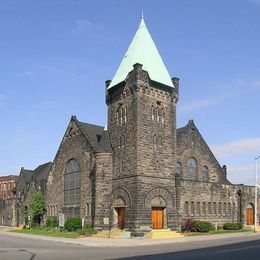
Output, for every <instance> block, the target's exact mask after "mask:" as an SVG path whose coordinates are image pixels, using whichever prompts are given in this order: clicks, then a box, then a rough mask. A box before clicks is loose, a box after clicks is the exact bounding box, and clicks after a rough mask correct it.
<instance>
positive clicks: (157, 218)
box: [151, 196, 167, 229]
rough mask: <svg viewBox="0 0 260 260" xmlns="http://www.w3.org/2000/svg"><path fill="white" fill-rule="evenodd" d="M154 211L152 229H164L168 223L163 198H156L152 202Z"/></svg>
mask: <svg viewBox="0 0 260 260" xmlns="http://www.w3.org/2000/svg"><path fill="white" fill-rule="evenodd" d="M151 210H152V228H153V229H162V228H164V227H165V225H166V223H167V219H166V218H167V215H166V202H165V200H164V199H163V198H162V197H161V196H157V197H154V198H153V199H152V200H151Z"/></svg>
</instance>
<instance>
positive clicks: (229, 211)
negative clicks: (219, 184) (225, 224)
mask: <svg viewBox="0 0 260 260" xmlns="http://www.w3.org/2000/svg"><path fill="white" fill-rule="evenodd" d="M231 214H232V209H231V203H228V215H231Z"/></svg>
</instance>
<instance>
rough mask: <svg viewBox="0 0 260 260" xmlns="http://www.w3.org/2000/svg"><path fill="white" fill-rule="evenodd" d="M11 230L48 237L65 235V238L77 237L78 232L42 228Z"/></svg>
mask: <svg viewBox="0 0 260 260" xmlns="http://www.w3.org/2000/svg"><path fill="white" fill-rule="evenodd" d="M12 232H16V233H22V234H32V235H42V236H50V237H65V238H77V237H78V236H79V234H78V233H77V232H67V231H59V230H44V229H34V228H33V229H23V230H12Z"/></svg>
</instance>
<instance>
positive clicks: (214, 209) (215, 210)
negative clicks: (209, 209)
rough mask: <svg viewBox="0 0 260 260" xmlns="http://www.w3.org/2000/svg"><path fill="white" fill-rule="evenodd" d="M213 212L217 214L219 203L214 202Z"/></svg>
mask: <svg viewBox="0 0 260 260" xmlns="http://www.w3.org/2000/svg"><path fill="white" fill-rule="evenodd" d="M213 214H214V215H215V216H216V215H217V203H216V202H214V203H213Z"/></svg>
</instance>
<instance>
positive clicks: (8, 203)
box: [0, 175, 18, 226]
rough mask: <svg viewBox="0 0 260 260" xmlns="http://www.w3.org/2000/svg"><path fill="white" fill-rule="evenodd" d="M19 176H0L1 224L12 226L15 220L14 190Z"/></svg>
mask: <svg viewBox="0 0 260 260" xmlns="http://www.w3.org/2000/svg"><path fill="white" fill-rule="evenodd" d="M17 180H18V176H16V175H9V176H0V225H4V226H11V225H13V224H14V223H13V221H14V214H15V206H14V200H15V199H14V194H13V190H14V189H15V187H16V183H17Z"/></svg>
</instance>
